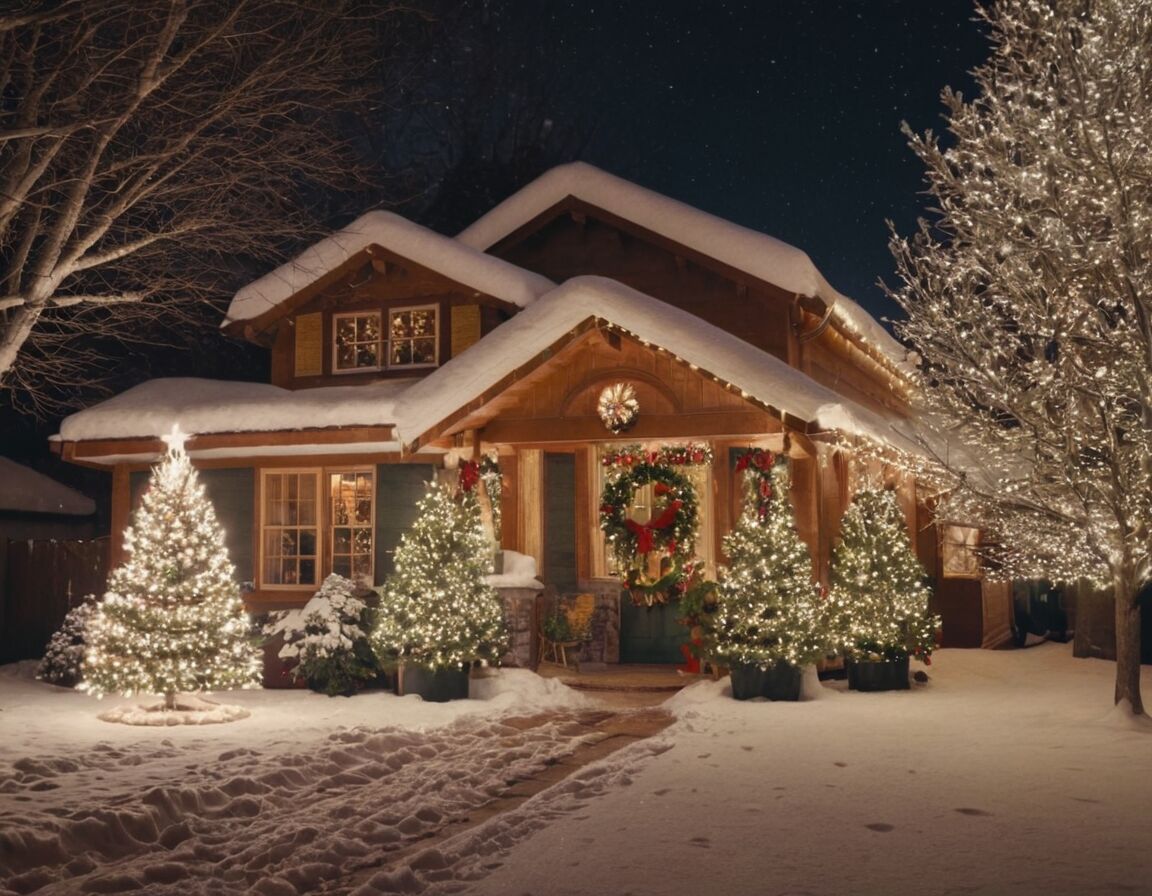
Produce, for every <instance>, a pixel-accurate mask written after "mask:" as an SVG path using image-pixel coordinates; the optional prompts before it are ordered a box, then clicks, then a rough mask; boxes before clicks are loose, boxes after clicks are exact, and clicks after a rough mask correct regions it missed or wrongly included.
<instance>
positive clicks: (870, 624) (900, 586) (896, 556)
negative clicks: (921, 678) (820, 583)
mask: <svg viewBox="0 0 1152 896" xmlns="http://www.w3.org/2000/svg"><path fill="white" fill-rule="evenodd" d="M930 594H931V592H930V591H929V589H928V586H927V584H926V583H925V573H924V567H923V566H921V565H920V561H919V560H917V559H916V554H915V552H914V551H913V550H912V540H911V538H909V537H908V529H907V526H906V525H905V523H904V514H903V513H901V511H900V505H899V504H897V502H896V495H895V493H894V492H891V491H887V490H880V489H866V490H864V491H862V492H860V493H859V494H857V495H856V497H855V498H853V499H852V504H851V505H850V506H849V507H848V510H847V512H845V514H844V520H843V522H842V524H841V540H840V544H838V545H837V546H836V550H835V551H834V552H833V555H832V587H831V589H830V591H829V595H828V602H827V606H826V611H827V614H828V617H829V627H830V629H831V631H832V637H833V639H834V642H835V647H836V649H837V652H839V653H841V654H842V655H844V656H845V657H847V658H849V659H856V660H896V659H901V658H903V657H906V656H915V657H917V658H918V659H922V660H924V661H925V662H929V658H930V657H931V655H932V648H933V647H934V646H935V632H936V625H937V623H938V619H937V617H935V616H930V615H929V613H928V598H929V596H930Z"/></svg>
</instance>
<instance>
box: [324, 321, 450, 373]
mask: <svg viewBox="0 0 1152 896" xmlns="http://www.w3.org/2000/svg"><path fill="white" fill-rule="evenodd" d="M436 311H437V309H436V306H435V305H426V306H421V307H419V308H393V309H392V310H391V311H389V312H388V326H387V330H385V329H384V328H383V326H382V320H381V314H380V312H378V311H373V312H366V313H362V314H337V315H334V316H333V318H332V323H333V327H332V329H333V340H334V342H335V345H334V351H333V361H332V366H333V369H334V370H335V372H336V373H351V372H363V371H370V370H384V369H396V368H405V367H434V366H436V364H437V363H438V360H439V353H438V345H439V334H438V331H437V313H436Z"/></svg>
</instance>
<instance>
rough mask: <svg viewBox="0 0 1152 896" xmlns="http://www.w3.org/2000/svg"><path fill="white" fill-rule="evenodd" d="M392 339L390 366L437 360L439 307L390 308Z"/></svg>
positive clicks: (389, 319) (389, 326)
mask: <svg viewBox="0 0 1152 896" xmlns="http://www.w3.org/2000/svg"><path fill="white" fill-rule="evenodd" d="M388 343H389V345H388V366H389V367H427V366H430V365H433V364H435V363H436V309H435V307H433V306H427V307H424V308H396V309H394V310H392V311H390V312H388Z"/></svg>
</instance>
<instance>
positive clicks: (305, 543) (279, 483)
mask: <svg viewBox="0 0 1152 896" xmlns="http://www.w3.org/2000/svg"><path fill="white" fill-rule="evenodd" d="M316 478H317V477H316V473H315V472H314V471H303V472H301V471H292V472H284V473H265V474H264V488H263V495H264V501H263V504H264V517H263V533H262V535H261V539H260V544H261V546H262V549H263V550H262V556H261V581H262V583H263V584H265V585H277V586H288V587H304V586H310V587H314V586H315V585H316V584H317V583H318V582H319V579H318V577H317V573H318V569H317V562H318V560H319V553H318V551H319V547H320V545H319V526H320V521H319V508H318V507H317V506H316V497H317V493H318V491H319V489H318V488H317V482H316Z"/></svg>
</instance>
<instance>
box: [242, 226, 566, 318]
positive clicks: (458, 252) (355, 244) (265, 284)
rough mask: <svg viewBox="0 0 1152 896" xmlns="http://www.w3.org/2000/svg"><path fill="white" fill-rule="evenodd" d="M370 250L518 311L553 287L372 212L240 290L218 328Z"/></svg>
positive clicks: (429, 232)
mask: <svg viewBox="0 0 1152 896" xmlns="http://www.w3.org/2000/svg"><path fill="white" fill-rule="evenodd" d="M372 245H378V246H381V247H382V248H385V249H388V250H390V251H392V252H394V253H396V254H397V255H400V256H403V257H404V258H407V259H409V260H410V261H413V262H416V263H417V264H420V265H423V266H424V267H427V268H431V269H433V270H435V271H437V272H439V273H441V274H443V275H444V276H446V277H449V278H451V279H453V280H455V281H457V282H458V283H462V284H464V285H465V286H469V287H471V288H472V289H475V290H476V291H477V292H482V293H484V294H485V295H490V296H493V297H495V298H498V299H503V300H504V301H506V302H510V303H512V304H513V305H518V306H520V307H523V306H525V305H528V304H529V303H530V302H532V301H534V300H535V299H536V297H537V296H540V295H542V294H543V293H545V292H547V291H548V290H549V289H551V288H552V287H553V286H555V284H554V283H553V282H552V281H551V280H549V279H547V278H546V277H542V276H540V275H539V274H534V273H532V272H531V271H526V270H524V269H523V268H519V267H517V266H516V265H514V264H509V263H508V262H506V261H503V260H502V259H499V258H496V257H495V256H492V255H486V254H485V253H484V252H482V251H479V250H477V249H474V248H472V247H470V246H468V245H466V244H464V243H460V242H458V241H456V240H454V239H452V238H451V237H447V236H444V235H443V234H439V233H436V232H435V231H433V230H429V229H428V228H427V227H421V226H420V225H419V224H414V223H413V222H411V221H409V220H407V219H406V218H401V217H400V216H399V215H394V214H392V213H391V212H385V211H371V212H368V213H367V214H365V215H361V216H360V217H359V218H357V219H356V220H355V221H353V222H352V223H351V224H349V225H348V226H347V227H344V228H342V229H340V230H337V231H336V232H335V233H333V234H332V235H331V236H329V237H326V238H324V239H322V240H320V242H318V243H316V244H314V245H312V246H309V247H308V248H307V249H305V250H304V251H303V252H301V253H300V254H299V255H297V256H296V257H295V258H293V259H292V260H291V261H288V262H285V263H284V264H282V265H280V267H278V268H276V269H275V270H273V271H271V272H270V273H268V274H265V275H264V276H263V277H260V278H259V279H258V280H253V281H252V282H251V283H249V284H248V285H247V286H245V287H244V288H242V289H241V290H239V291H238V292H237V293H236V295H234V296H233V297H232V303H231V304H230V305H229V306H228V313H227V314H226V315H225V316H224V321H223V322H222V323H221V326H222V327H225V326H228V325H229V324H233V323H235V322H236V321H241V320H251V319H253V318H256V317H259V316H260V315H262V314H265V313H267V312H268V311H270V310H272V309H273V308H275V307H276V306H278V305H280V304H281V303H283V302H284V301H286V300H287V299H289V298H290V297H291V296H293V295H295V294H296V293H297V292H299V291H300V290H302V289H304V288H305V287H307V286H308V285H309V284H311V283H314V282H315V281H316V280H318V279H320V278H321V277H323V276H324V275H325V274H328V273H330V272H331V271H333V270H335V269H336V268H338V267H339V266H340V265H341V264H343V263H344V262H346V261H348V260H349V259H350V258H352V257H353V256H355V255H356V254H357V253H358V252H361V251H363V250H364V249H367V248H368V247H369V246H372Z"/></svg>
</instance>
